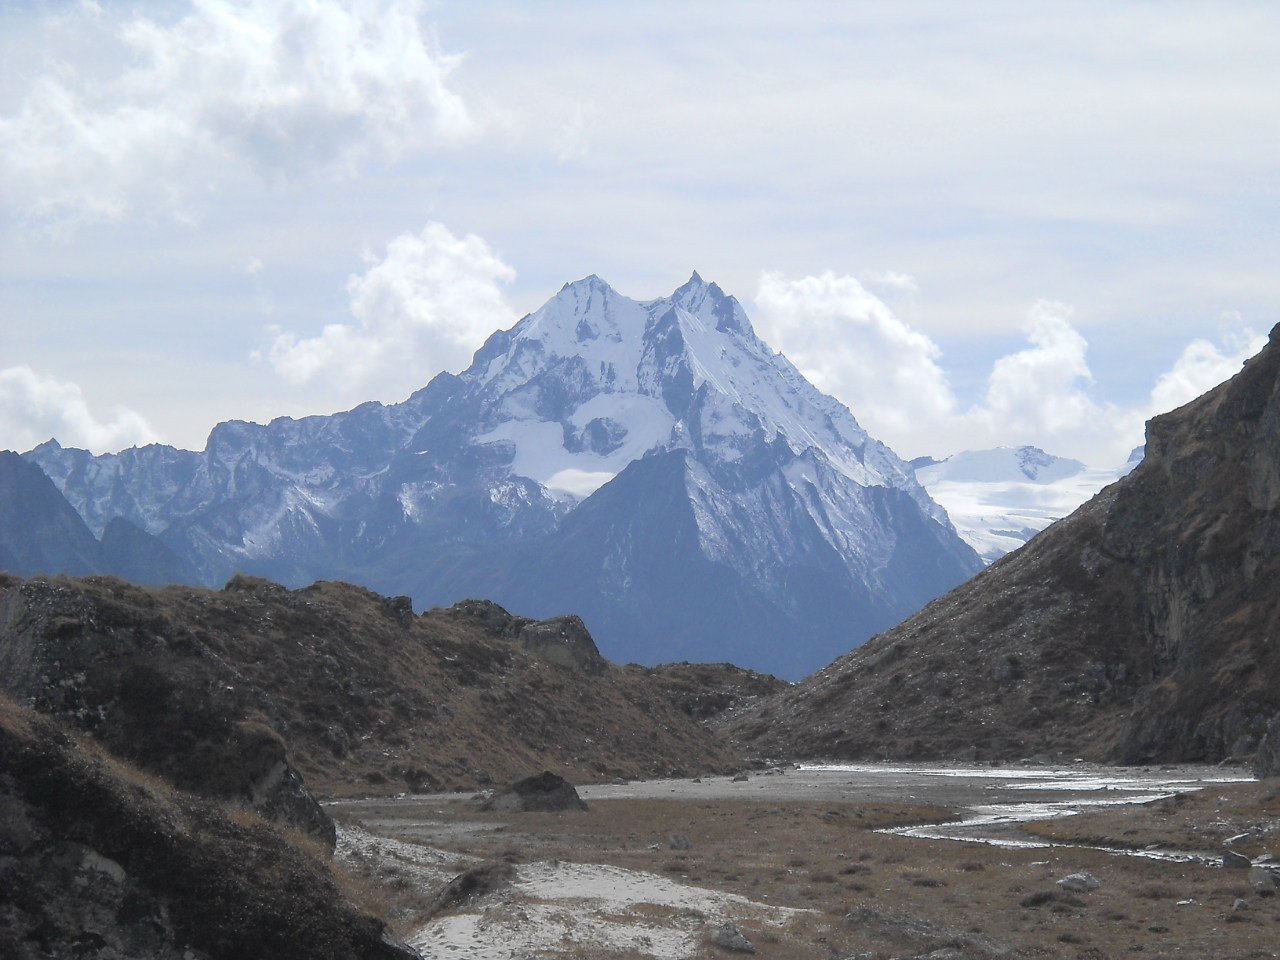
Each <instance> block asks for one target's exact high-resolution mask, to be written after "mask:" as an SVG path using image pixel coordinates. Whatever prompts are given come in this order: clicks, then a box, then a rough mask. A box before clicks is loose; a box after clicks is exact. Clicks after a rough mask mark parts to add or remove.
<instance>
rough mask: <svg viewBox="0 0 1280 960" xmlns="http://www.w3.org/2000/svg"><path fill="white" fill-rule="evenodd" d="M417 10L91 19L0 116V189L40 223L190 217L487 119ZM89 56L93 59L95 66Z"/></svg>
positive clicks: (369, 0) (60, 38)
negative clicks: (202, 201)
mask: <svg viewBox="0 0 1280 960" xmlns="http://www.w3.org/2000/svg"><path fill="white" fill-rule="evenodd" d="M422 12H423V6H422V4H421V3H420V2H417V0H355V2H351V3H338V2H334V0H247V2H231V0H193V3H192V7H191V9H190V12H189V13H187V14H186V15H185V16H183V17H181V18H180V19H176V20H174V21H173V22H166V21H164V20H161V19H150V18H148V17H147V16H145V15H143V14H141V13H135V14H131V15H130V14H125V13H123V12H120V11H119V10H113V11H110V12H103V11H102V10H100V9H98V8H96V7H92V6H88V7H84V8H81V10H80V11H79V12H78V13H65V14H63V15H62V16H60V17H58V18H56V25H50V26H49V28H48V29H47V30H46V33H45V37H46V40H47V42H49V44H50V46H51V48H52V49H51V50H50V52H49V56H50V58H51V60H52V63H50V64H48V65H47V66H46V67H45V68H44V70H43V72H41V73H40V74H38V75H36V76H35V77H34V78H33V80H32V81H31V82H30V85H29V87H28V88H27V89H26V91H25V94H24V96H23V97H22V100H21V102H20V104H19V105H18V106H17V107H16V109H15V110H14V111H13V112H12V113H10V114H8V115H4V116H0V176H2V178H3V181H4V183H5V185H6V188H7V189H6V191H5V194H6V196H7V197H8V198H9V199H8V202H9V203H11V204H13V205H15V207H16V208H17V209H18V210H19V211H20V213H21V214H22V215H24V216H26V217H28V218H30V219H33V220H36V221H40V222H45V223H52V224H58V225H65V224H67V223H70V222H75V221H80V220H89V221H93V220H113V219H118V218H120V217H122V216H123V215H125V214H126V213H127V212H129V211H130V210H132V209H135V208H143V209H161V210H164V211H166V212H168V213H170V214H173V215H175V216H178V217H180V218H181V217H187V216H190V210H189V209H188V208H189V207H190V205H192V203H193V202H195V206H196V207H197V208H198V207H199V202H198V200H196V195H197V194H198V193H199V192H201V191H207V190H209V189H214V188H216V187H217V185H218V184H219V183H222V182H224V181H225V180H227V179H228V178H230V177H233V176H236V175H240V174H244V173H246V172H254V173H257V174H258V175H260V176H263V177H265V178H267V179H269V180H271V179H277V178H280V177H288V176H293V175H295V174H298V173H300V172H314V171H318V172H322V173H327V174H343V173H347V172H351V171H353V170H354V169H355V168H356V167H357V166H358V165H359V164H360V163H362V162H364V161H366V160H368V159H372V158H386V157H392V158H394V157H395V156H397V155H399V154H400V153H401V152H403V151H405V150H407V149H410V148H413V147H416V146H420V145H422V144H424V143H426V142H428V141H430V140H432V139H436V140H452V139H457V138H459V137H462V136H464V135H466V134H467V133H469V132H471V131H472V130H473V129H474V127H475V121H474V120H473V118H472V117H471V115H470V114H469V113H468V111H467V108H466V106H465V104H464V103H463V102H462V100H461V99H460V98H459V97H458V96H457V95H456V94H454V93H453V92H451V91H450V90H449V88H448V87H447V85H446V80H447V78H448V75H449V73H450V71H451V70H452V69H453V67H454V66H455V64H456V63H457V58H456V57H449V56H445V55H442V54H440V53H439V52H438V51H437V49H436V43H435V39H434V36H433V35H432V33H431V31H430V29H429V28H427V27H426V26H425V25H424V24H423V22H422ZM86 57H87V62H85V58H86Z"/></svg>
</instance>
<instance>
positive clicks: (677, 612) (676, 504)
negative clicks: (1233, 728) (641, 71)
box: [25, 274, 981, 677]
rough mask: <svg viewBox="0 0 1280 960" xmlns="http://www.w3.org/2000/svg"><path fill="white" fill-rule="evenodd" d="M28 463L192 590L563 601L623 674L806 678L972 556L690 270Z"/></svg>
mask: <svg viewBox="0 0 1280 960" xmlns="http://www.w3.org/2000/svg"><path fill="white" fill-rule="evenodd" d="M25 456H26V457H27V458H28V459H29V460H30V461H31V462H32V463H35V464H39V466H40V467H41V468H42V469H43V470H44V471H45V473H46V474H48V476H49V477H50V478H51V479H52V480H53V482H54V483H55V484H56V486H57V487H58V489H59V490H61V491H62V493H63V494H64V495H65V496H66V498H67V500H68V501H69V502H70V503H71V504H72V506H73V507H74V508H75V510H76V511H77V512H78V513H79V514H80V515H81V516H82V517H83V518H84V519H85V521H86V523H87V524H88V527H89V529H90V530H92V531H93V532H94V533H95V534H100V533H103V532H104V531H107V530H108V529H109V525H110V524H111V523H112V522H113V521H115V520H117V519H118V518H124V519H125V520H127V521H129V522H130V523H132V524H133V525H134V526H135V527H137V528H139V529H140V530H143V531H145V532H146V533H147V534H150V535H151V536H153V537H155V538H158V539H159V540H161V541H163V543H164V545H165V546H166V547H167V548H169V549H170V550H172V551H173V552H174V553H176V554H177V555H178V556H179V557H181V558H182V560H183V561H185V562H187V563H189V564H190V565H191V566H192V567H194V568H195V570H196V571H197V573H198V575H199V577H200V580H201V582H202V583H204V584H205V585H208V586H212V585H215V584H221V583H223V582H225V581H226V580H227V579H228V578H229V577H230V576H232V575H233V574H234V573H235V572H237V571H241V572H244V573H247V574H252V575H256V576H262V577H266V578H269V579H272V580H275V581H279V582H281V583H284V584H286V585H289V586H298V585H302V584H305V583H309V582H311V581H313V580H316V579H341V580H347V581H351V582H357V583H361V584H363V585H365V586H368V587H371V588H373V589H376V590H378V591H379V592H382V593H392V594H408V595H410V596H412V597H413V599H414V602H415V604H417V606H418V607H419V609H421V608H424V607H428V606H432V605H439V604H449V603H453V602H455V601H457V600H460V599H463V598H465V597H474V596H483V597H489V598H491V599H493V600H495V601H497V602H499V603H502V604H505V605H506V606H508V607H510V608H512V609H519V610H522V611H524V612H526V613H528V614H530V615H533V616H537V617H547V616H553V615H556V614H561V613H564V612H566V611H574V612H576V613H579V614H580V615H581V616H583V618H584V619H585V621H586V623H587V625H588V626H589V627H590V629H591V630H592V632H593V634H594V635H595V636H596V638H597V640H598V642H599V643H600V645H601V648H602V650H603V651H604V652H605V654H606V655H608V656H609V657H611V658H612V659H615V660H620V661H623V660H625V661H638V662H642V663H649V664H652V663H656V662H659V661H661V660H668V659H687V660H702V661H719V660H731V661H733V662H736V663H739V664H742V665H744V666H750V667H753V668H757V669H761V670H766V671H769V672H773V673H778V674H780V675H785V676H788V677H798V676H802V675H803V674H805V673H807V672H809V671H810V670H813V669H815V668H817V667H818V666H820V665H821V664H823V663H826V662H828V661H829V660H830V659H831V658H832V657H833V656H836V655H837V654H838V653H840V652H842V651H845V650H847V649H849V647H850V646H852V645H855V644H857V643H859V642H861V640H863V639H865V638H866V637H867V636H869V635H871V634H872V633H874V632H875V631H877V630H881V629H884V628H886V627H888V626H890V625H891V624H893V623H896V622H897V621H899V620H900V619H901V618H902V617H904V616H906V615H908V614H910V613H912V612H913V611H915V610H918V609H919V608H920V606H921V604H923V603H924V602H926V601H927V600H929V599H930V598H932V597H935V596H937V595H938V594H939V593H941V592H942V591H944V590H946V589H948V588H950V587H952V586H954V585H955V584H957V583H959V582H961V581H962V580H964V579H965V578H966V577H968V576H970V575H971V574H973V573H974V572H976V571H977V570H978V569H980V567H981V562H980V561H979V559H978V557H977V555H976V554H975V553H974V552H973V550H972V549H970V548H969V547H968V546H967V545H966V544H965V543H964V542H963V541H962V540H961V539H960V538H959V537H958V536H957V535H956V532H955V530H954V529H953V528H952V526H951V524H950V521H949V520H948V519H947V516H946V514H945V512H944V511H943V510H942V509H941V508H940V507H938V505H937V504H936V503H934V502H933V501H932V500H931V499H930V498H929V496H928V494H927V493H926V492H925V491H924V489H923V488H922V487H921V486H920V484H919V483H917V482H916V479H915V476H914V473H913V471H912V470H911V468H910V467H909V466H908V465H907V464H905V463H903V462H902V461H901V460H900V459H899V458H898V457H897V456H896V455H895V454H894V453H893V452H892V451H891V450H889V449H888V448H887V447H885V446H884V445H883V444H881V443H879V442H878V441H876V440H875V439H874V438H872V437H870V436H869V435H868V434H867V433H866V431H865V430H863V429H862V427H861V426H860V425H859V424H858V422H857V420H856V419H855V418H854V416H853V415H852V414H851V413H850V411H849V410H848V409H847V408H845V407H844V406H843V405H841V404H840V403H839V402H837V401H836V400H834V399H832V398H831V397H828V396H826V395H824V394H822V393H821V392H819V391H818V390H817V389H816V388H815V387H813V385H812V384H810V383H808V381H806V380H805V379H804V377H803V376H801V374H800V373H799V371H798V370H796V368H795V367H794V366H792V364H791V363H790V362H789V361H787V359H786V358H785V357H783V356H781V355H780V354H777V353H774V352H773V351H772V350H771V349H770V348H769V347H768V346H767V345H766V344H764V343H763V342H762V341H760V339H759V338H758V337H756V335H755V333H754V331H753V330H752V328H751V324H750V322H749V320H748V319H747V316H746V314H745V312H744V311H743V310H742V307H741V305H739V304H738V302H737V301H736V300H735V299H734V298H733V297H730V296H727V295H726V294H725V293H724V292H723V291H722V290H721V289H720V288H719V287H718V286H716V285H715V284H714V283H707V282H706V281H704V280H703V279H702V278H701V277H699V276H698V275H697V274H694V275H693V277H691V278H690V280H689V281H688V283H686V284H684V285H683V286H682V287H680V288H679V289H678V290H676V291H674V292H673V293H672V294H671V295H670V296H669V297H663V298H659V299H657V300H651V301H644V302H640V301H636V300H631V299H630V298H628V297H624V296H622V295H620V294H619V293H617V292H616V291H614V290H613V289H612V288H610V287H609V286H608V284H606V283H604V282H603V281H602V280H600V279H599V278H598V277H588V278H586V279H584V280H581V281H578V282H576V283H572V284H566V285H565V287H564V288H563V289H562V290H561V291H560V292H559V293H558V294H556V296H555V297H553V298H552V299H551V300H550V301H548V302H547V303H546V304H545V305H544V306H543V307H541V308H540V309H538V310H536V311H534V312H533V313H531V314H529V315H528V316H526V317H525V318H524V319H522V320H521V321H520V322H519V323H517V324H516V325H515V326H514V327H512V328H511V329H510V330H507V331H501V332H498V333H495V334H494V335H493V336H491V337H490V338H489V340H488V341H487V342H486V343H485V344H484V346H483V347H482V348H481V349H480V350H479V351H477V353H476V355H475V359H474V361H473V363H472V365H471V366H470V367H469V368H468V369H467V370H465V371H464V372H463V373H461V374H460V375H458V376H453V375H451V374H441V375H440V376H438V377H436V378H435V379H434V380H432V381H431V383H430V384H428V385H427V386H426V387H425V388H424V389H422V390H420V391H418V392H417V393H415V394H414V395H413V396H411V397H410V398H409V399H408V400H406V401H405V402H404V403H401V404H396V405H392V406H384V405H382V404H378V403H367V404H362V405H361V406H359V407H356V408H355V409H353V410H350V411H347V412H345V413H339V414H335V415H333V416H331V417H310V418H307V419H304V420H291V419H287V418H282V419H279V420H275V421H272V422H271V423H270V424H268V425H266V426H261V425H258V424H249V423H240V422H228V423H223V424H219V425H218V426H217V427H215V428H214V430H213V432H212V433H211V434H210V437H209V442H208V445H207V446H206V448H205V450H204V451H203V452H201V453H195V452H190V451H182V450H175V449H173V448H171V447H164V446H159V445H153V446H148V447H144V448H140V449H132V450H126V451H122V452H121V453H119V454H111V455H106V456H101V457H94V456H92V455H90V454H89V453H87V452H86V451H83V450H69V449H64V448H62V447H60V446H59V445H58V444H57V443H55V442H49V443H46V444H42V445H41V446H39V447H37V448H36V449H35V450H32V451H30V452H29V453H28V454H26V455H25ZM97 569H101V568H97ZM111 571H112V572H118V573H122V574H124V573H126V571H125V570H117V569H115V568H111Z"/></svg>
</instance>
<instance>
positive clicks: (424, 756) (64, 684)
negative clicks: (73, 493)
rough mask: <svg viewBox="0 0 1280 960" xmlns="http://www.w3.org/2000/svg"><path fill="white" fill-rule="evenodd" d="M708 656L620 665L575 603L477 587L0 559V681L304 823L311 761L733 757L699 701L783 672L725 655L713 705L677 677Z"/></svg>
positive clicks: (466, 765)
mask: <svg viewBox="0 0 1280 960" xmlns="http://www.w3.org/2000/svg"><path fill="white" fill-rule="evenodd" d="M696 669H700V668H693V667H679V666H675V667H669V668H664V669H663V670H662V671H660V672H655V671H652V670H647V669H645V668H641V667H635V666H629V667H620V666H616V665H614V664H611V663H609V662H607V661H605V660H604V659H603V658H602V657H601V656H600V654H599V653H598V651H597V650H596V647H595V644H594V643H593V642H592V640H591V637H590V635H589V634H588V633H587V631H586V629H585V628H584V627H583V625H582V622H581V621H580V620H579V619H578V618H576V617H557V618H552V619H550V620H542V621H534V620H530V619H528V618H522V617H516V616H512V615H511V614H509V613H507V612H506V611H505V610H503V609H502V608H501V607H498V606H497V605H495V604H491V603H486V602H482V601H468V602H465V603H462V604H458V605H456V606H454V607H450V608H447V609H439V610H432V611H429V612H427V613H425V614H423V615H421V616H415V615H414V613H413V611H412V610H411V609H410V606H409V601H408V599H407V598H403V597H401V598H390V599H388V598H384V597H380V596H378V595H376V594H373V593H370V592H369V591H366V590H364V589H361V588H358V587H353V586H350V585H347V584H341V583H318V584H315V585H313V586H311V587H307V588H304V589H301V590H294V591H290V590H286V589H284V588H283V587H280V586H277V585H275V584H272V583H269V582H267V581H264V580H258V579H253V578H246V577H236V578H234V579H233V580H232V581H231V582H229V583H228V584H227V586H226V587H225V588H224V589H223V590H220V591H213V590H205V589H200V588H189V587H165V588H142V587H138V586H134V585H131V584H128V583H125V582H124V581H121V580H116V579H114V578H109V577H103V578H87V579H72V578H63V577H57V578H35V579H31V580H19V579H16V578H0V687H2V688H4V689H5V690H6V691H7V692H8V693H9V694H10V695H12V696H13V697H15V698H16V699H19V700H21V701H25V702H28V703H30V704H32V705H34V706H35V707H36V708H37V709H38V710H40V711H41V712H44V713H48V714H52V715H55V716H58V717H60V718H62V719H64V720H66V721H67V722H68V723H70V724H72V725H74V726H75V727H76V728H77V729H79V730H81V731H84V732H85V733H89V734H92V735H93V736H95V737H96V738H97V739H98V740H100V741H101V742H102V743H104V744H105V745H106V746H107V747H108V748H109V749H111V750H112V751H113V752H115V753H116V754H117V755H119V756H121V757H124V758H126V759H128V760H129V761H131V762H134V763H137V764H138V765H140V766H142V767H143V768H145V769H148V770H151V771H154V772H156V773H158V774H160V775H162V776H165V777H166V778H168V779H170V780H172V781H173V782H175V783H176V784H178V785H179V786H182V787H184V788H188V789H194V790H197V791H199V792H202V793H205V794H207V795H214V796H222V797H233V796H234V797H241V798H248V799H251V800H253V799H256V798H259V797H263V798H265V797H267V796H268V795H270V796H271V797H272V798H273V799H272V800H271V803H272V804H273V805H275V806H272V810H274V809H276V807H277V806H281V807H286V808H288V810H290V811H291V813H290V814H289V816H290V817H291V818H292V820H293V821H294V822H297V823H299V824H300V825H303V826H306V822H307V813H306V809H307V803H308V800H307V798H306V797H305V792H304V791H302V790H301V779H299V778H303V779H305V782H306V784H307V785H308V786H310V787H311V788H312V789H316V790H319V791H321V792H324V793H347V794H350V793H365V792H394V791H400V790H406V789H428V788H437V789H439V788H451V787H463V786H475V785H478V784H486V783H490V782H502V781H509V780H512V779H516V778H519V777H521V776H525V775H527V774H529V773H531V772H536V771H538V770H542V769H544V768H547V769H551V770H555V771H557V772H559V773H561V774H563V775H564V776H566V777H568V778H569V779H571V780H575V781H579V782H580V781H584V780H599V779H607V778H612V777H638V776H655V775H666V774H669V773H671V772H673V771H679V772H686V773H692V772H696V771H699V770H726V769H729V768H731V767H732V766H734V764H735V760H734V757H733V756H732V755H731V754H730V753H729V752H728V751H727V750H726V749H725V748H724V747H723V746H722V745H721V744H720V742H719V741H718V740H717V739H716V738H715V737H714V736H713V735H712V734H711V733H710V732H709V731H708V730H707V729H706V728H705V727H704V726H703V724H702V723H701V722H700V719H703V718H705V716H706V715H707V713H708V711H709V712H715V711H716V710H719V709H722V708H724V707H728V706H732V705H733V704H734V703H735V702H736V701H737V700H739V699H740V698H743V697H750V696H753V695H755V694H756V693H758V692H759V691H760V690H762V689H773V688H775V687H776V686H780V684H779V683H778V682H777V681H772V680H771V679H768V680H766V679H763V678H759V677H758V676H756V675H752V674H747V673H745V672H742V671H736V670H733V669H731V668H725V670H727V671H728V672H727V674H726V676H725V677H722V679H721V684H720V689H719V692H718V693H717V694H716V702H715V704H714V709H712V706H713V705H712V704H710V702H709V701H705V700H700V699H699V698H698V697H696V696H691V695H690V693H689V690H688V688H689V686H690V681H687V680H683V681H682V679H681V678H682V676H683V675H684V673H685V672H688V671H693V670H696ZM733 678H741V685H740V686H739V684H738V681H737V680H735V679H733ZM695 715H697V718H695ZM285 744H287V745H288V746H287V750H286V747H285ZM264 803H265V801H264ZM257 805H258V806H263V803H258V804H257ZM270 812H271V811H270V810H269V811H268V813H270Z"/></svg>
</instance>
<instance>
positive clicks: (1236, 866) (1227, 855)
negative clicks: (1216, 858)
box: [1222, 850, 1253, 870]
mask: <svg viewBox="0 0 1280 960" xmlns="http://www.w3.org/2000/svg"><path fill="white" fill-rule="evenodd" d="M1222 865H1223V866H1224V867H1226V868H1227V869H1228V870H1248V869H1249V868H1250V867H1252V866H1253V861H1252V860H1250V859H1249V858H1248V857H1246V856H1245V855H1244V854H1242V853H1236V852H1235V851H1234V850H1224V851H1223V853H1222Z"/></svg>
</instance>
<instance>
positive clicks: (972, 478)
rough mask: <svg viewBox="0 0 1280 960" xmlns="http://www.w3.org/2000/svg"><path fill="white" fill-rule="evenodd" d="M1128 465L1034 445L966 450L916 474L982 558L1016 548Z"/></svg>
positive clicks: (988, 559)
mask: <svg viewBox="0 0 1280 960" xmlns="http://www.w3.org/2000/svg"><path fill="white" fill-rule="evenodd" d="M1129 469H1132V463H1130V464H1126V465H1125V466H1124V467H1120V468H1098V467H1090V466H1086V465H1085V464H1083V463H1081V462H1080V461H1079V460H1071V459H1067V458H1065V457H1056V456H1054V455H1052V454H1049V453H1045V452H1044V451H1043V450H1041V449H1039V448H1038V447H1030V446H1024V447H1016V448H1014V447H997V448H996V449H994V450H966V451H964V452H962V453H957V454H955V455H954V456H951V457H948V458H947V459H945V460H940V461H932V462H927V463H925V462H922V463H921V465H920V466H919V467H918V469H917V470H916V476H917V478H918V479H919V480H920V482H921V483H922V484H923V485H924V486H925V488H926V489H927V490H928V491H929V494H930V496H932V497H933V499H934V500H936V501H937V502H938V503H940V504H942V505H943V507H945V508H946V511H947V514H948V515H949V516H950V518H951V522H952V524H954V525H955V528H956V532H957V533H959V534H960V536H961V538H962V539H964V540H965V542H967V543H968V544H969V546H971V547H973V548H974V550H976V551H977V552H978V555H979V556H980V557H982V559H983V560H984V561H985V562H986V563H991V562H993V561H995V560H998V559H999V558H1000V557H1002V556H1004V555H1005V554H1006V553H1009V552H1010V551H1012V550H1016V549H1017V548H1018V547H1021V546H1022V545H1023V544H1024V543H1026V542H1027V541H1028V540H1030V539H1031V538H1032V537H1033V536H1035V535H1036V534H1037V533H1039V532H1040V531H1041V530H1043V529H1045V528H1046V527H1047V526H1049V524H1051V523H1053V522H1054V521H1055V520H1059V519H1061V518H1062V517H1065V516H1067V515H1068V514H1069V513H1071V512H1072V511H1074V510H1075V509H1076V508H1077V507H1079V506H1080V505H1081V504H1083V503H1084V502H1085V501H1087V500H1089V499H1090V498H1091V497H1093V496H1094V495H1095V494H1096V493H1097V492H1098V491H1099V490H1101V489H1102V488H1103V487H1105V486H1107V485H1108V484H1110V483H1114V482H1115V481H1116V480H1118V479H1119V478H1120V477H1121V476H1123V475H1124V474H1125V473H1127V472H1128V470H1129Z"/></svg>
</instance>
